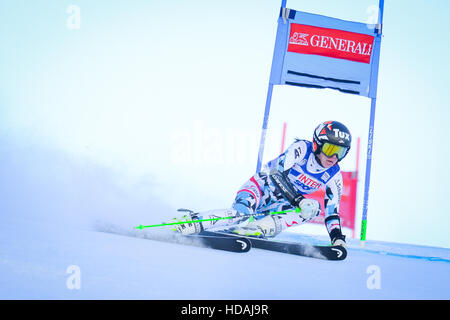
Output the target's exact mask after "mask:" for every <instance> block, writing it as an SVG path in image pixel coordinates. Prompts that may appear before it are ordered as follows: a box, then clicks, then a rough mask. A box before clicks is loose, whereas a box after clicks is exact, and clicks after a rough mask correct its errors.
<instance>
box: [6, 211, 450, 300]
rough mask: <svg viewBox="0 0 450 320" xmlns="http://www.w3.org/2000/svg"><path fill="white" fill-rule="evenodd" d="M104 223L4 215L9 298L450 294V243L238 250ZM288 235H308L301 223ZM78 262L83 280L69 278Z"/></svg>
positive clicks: (408, 296) (419, 296)
mask: <svg viewBox="0 0 450 320" xmlns="http://www.w3.org/2000/svg"><path fill="white" fill-rule="evenodd" d="M97 228H99V230H100V229H103V231H108V230H110V231H113V232H115V233H107V232H100V231H96V230H88V229H78V228H72V227H71V226H70V225H67V226H64V225H59V224H52V223H48V222H47V223H42V222H39V221H34V220H32V219H12V218H9V217H8V218H7V219H2V221H1V224H0V252H1V254H0V274H1V278H0V298H1V299H449V298H450V290H449V284H450V281H449V280H450V276H449V275H450V250H448V249H440V248H432V247H421V246H412V245H402V244H393V243H387V242H371V241H369V242H368V243H367V245H366V247H365V248H364V249H362V248H360V247H359V244H358V243H355V242H353V241H351V243H350V246H349V253H348V257H347V259H346V260H344V261H326V260H319V259H314V258H305V257H299V256H293V255H288V254H282V253H276V252H267V251H264V250H260V249H252V250H251V251H250V252H248V253H230V252H225V251H219V250H213V249H208V248H202V247H197V246H190V245H189V246H188V245H183V244H178V243H166V242H163V241H160V240H151V239H146V238H143V237H144V234H145V233H146V232H147V231H145V230H142V231H141V230H136V231H134V230H131V229H126V228H125V229H121V228H120V229H117V228H116V227H114V228H112V226H111V225H101V224H100V225H99V226H97ZM117 232H118V233H123V234H124V235H125V236H124V235H121V234H118V233H117ZM130 235H134V236H131V237H130ZM148 235H149V233H147V236H148ZM149 237H150V238H151V237H152V235H151V234H150V236H149ZM160 237H161V235H156V237H155V238H156V239H158V238H160ZM163 238H164V237H163ZM280 238H284V239H289V240H291V241H292V240H294V239H299V240H303V241H304V240H308V237H305V236H300V235H298V234H295V233H286V234H284V235H281V236H280ZM309 240H311V241H315V242H320V241H322V240H323V239H318V238H312V239H309ZM73 265H75V266H77V267H78V268H79V271H80V272H79V283H80V287H79V289H77V288H74V289H70V286H68V285H67V282H68V281H70V280H69V278H70V277H71V276H72V275H73V274H74V273H73V272H72V271H70V269H69V267H70V266H73Z"/></svg>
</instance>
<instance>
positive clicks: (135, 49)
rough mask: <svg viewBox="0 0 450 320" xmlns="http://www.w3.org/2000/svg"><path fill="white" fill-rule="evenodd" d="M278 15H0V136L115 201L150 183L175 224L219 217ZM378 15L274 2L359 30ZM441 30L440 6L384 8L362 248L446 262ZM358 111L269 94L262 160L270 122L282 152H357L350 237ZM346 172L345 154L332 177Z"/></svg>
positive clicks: (260, 88)
mask: <svg viewBox="0 0 450 320" xmlns="http://www.w3.org/2000/svg"><path fill="white" fill-rule="evenodd" d="M280 3H281V1H279V0H276V1H275V0H274V1H269V0H265V1H256V0H252V1H237V0H236V1H234V0H233V1H137V0H135V1H119V0H117V1H99V0H96V1H92V0H89V1H81V0H80V1H76V0H74V1H55V0H53V1H44V0H42V1H18V0H2V1H1V2H0V19H1V20H0V21H1V22H0V23H1V28H0V38H1V40H2V41H1V50H0V135H2V138H3V139H7V140H9V141H16V140H20V141H28V142H29V143H31V144H33V145H44V146H47V147H48V146H50V147H51V148H54V149H57V150H60V151H62V152H66V153H68V154H71V155H73V156H76V157H78V158H80V159H88V160H89V161H93V162H95V163H97V164H99V165H102V166H105V167H108V168H113V169H114V170H116V171H118V172H121V174H122V176H123V177H125V178H124V179H123V180H122V181H121V182H120V183H121V186H122V187H123V188H124V189H127V190H129V191H130V192H132V191H133V188H134V186H136V185H138V184H139V183H142V179H143V177H146V180H145V181H148V180H147V179H148V177H151V179H150V180H149V181H151V192H152V195H151V196H152V197H153V196H157V197H158V198H159V199H160V200H161V201H163V202H166V203H168V204H169V205H170V206H172V207H173V208H174V209H176V208H180V207H188V208H192V209H195V210H208V209H215V208H224V207H228V206H230V205H231V203H232V201H233V199H234V195H235V192H236V191H237V189H238V188H239V186H240V185H241V184H242V183H243V182H245V181H246V180H247V179H248V178H249V177H250V176H251V175H252V174H253V173H254V170H255V168H256V160H257V149H258V146H259V135H260V128H261V125H262V117H263V113H264V104H265V99H266V93H267V85H268V79H269V72H270V65H271V59H272V54H273V46H274V42H275V32H276V27H277V24H276V22H277V17H278V13H279V6H280ZM377 4H378V3H377V2H376V1H369V0H367V1H365V0H364V1H361V0H352V1H350V0H347V1H335V0H326V1H325V0H321V1H311V0H309V1H304V0H303V1H302V0H296V1H288V3H287V5H288V7H290V8H293V9H296V10H301V11H307V12H312V13H319V14H324V15H328V16H332V17H336V18H340V19H345V20H353V21H359V22H368V21H370V19H371V18H373V10H372V9H373V7H374V6H377ZM449 18H450V4H449V2H448V1H444V0H441V1H436V0H435V1H419V0H416V1H400V0H395V1H394V0H386V1H385V13H384V27H383V32H384V36H383V40H382V44H381V59H380V71H379V82H378V101H377V112H376V119H375V134H374V146H373V162H372V182H371V189H370V201H369V212H368V229H367V238H368V239H374V240H387V241H397V242H406V243H416V244H426V245H436V246H444V247H450V234H449V232H448V229H449V227H448V226H449V225H450V214H449V212H450V204H449V201H448V200H447V199H448V194H447V192H448V190H449V186H450V185H449V180H450V174H449V169H448V167H447V160H448V159H449V157H450V152H449V149H448V147H447V146H448V144H449V143H448V141H449V140H450V131H449V130H448V121H449V120H450V111H449V109H450V99H449V98H448V96H447V91H448V89H449V80H448V79H449V74H450V67H449V59H448V52H449V49H450V41H449V40H450V39H449V36H448V32H446V30H447V29H448V27H449V22H448V21H449ZM369 109H370V100H369V99H368V98H364V97H359V96H353V95H345V94H342V93H339V92H335V91H332V90H315V89H303V88H297V87H288V86H283V87H280V86H277V87H275V89H274V95H273V100H272V110H271V114H270V120H269V131H268V136H267V144H266V152H265V161H268V160H270V159H272V158H274V157H276V156H277V155H278V153H279V151H280V142H281V130H282V124H283V122H287V141H288V143H290V142H292V141H293V139H294V138H295V137H300V138H305V139H311V137H312V131H313V129H314V128H315V127H316V126H317V125H318V124H319V123H320V122H323V121H326V120H338V121H341V122H343V123H345V124H346V125H347V126H348V127H349V128H350V130H351V132H352V134H353V136H354V137H355V139H354V140H355V141H356V137H360V138H361V163H360V169H361V171H360V175H359V177H360V184H359V191H360V192H359V195H360V197H359V199H358V204H357V210H358V221H357V223H356V225H357V227H358V228H359V225H360V222H359V221H360V215H361V211H362V196H361V195H362V191H363V185H364V170H365V150H366V144H367V128H368V123H369ZM30 156H32V155H30ZM355 159H356V144H354V145H353V149H352V151H351V152H350V154H349V156H348V157H347V158H346V159H345V160H344V161H343V162H342V166H341V167H342V168H343V169H344V170H347V171H348V170H354V168H355ZM0 164H1V162H0ZM149 197H150V195H149ZM151 218H152V217H151V216H149V219H148V220H149V221H143V222H142V223H144V224H146V223H154V222H155V221H152V219H151ZM156 222H159V221H156ZM323 231H324V232H325V228H324V229H323ZM358 233H359V230H357V234H358Z"/></svg>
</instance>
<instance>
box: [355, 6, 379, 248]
mask: <svg viewBox="0 0 450 320" xmlns="http://www.w3.org/2000/svg"><path fill="white" fill-rule="evenodd" d="M383 9H384V0H380V2H379V15H378V26H377V27H378V28H379V29H380V31H379V34H378V35H377V36H376V37H375V41H379V42H381V35H382V30H381V29H382V26H383ZM376 47H377V48H378V50H376V51H375V52H374V59H376V61H375V63H374V64H373V70H372V75H371V78H372V79H371V82H372V81H373V83H374V84H375V85H374V89H373V90H374V92H373V95H372V97H373V98H371V103H370V122H369V134H368V142H367V160H366V176H365V181H364V200H363V212H362V219H361V237H360V240H361V246H364V244H365V241H366V232H367V211H368V209H369V189H370V170H371V168H372V152H373V134H374V130H375V109H376V105H377V98H376V96H377V80H378V65H379V61H380V46H376Z"/></svg>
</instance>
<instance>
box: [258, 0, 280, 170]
mask: <svg viewBox="0 0 450 320" xmlns="http://www.w3.org/2000/svg"><path fill="white" fill-rule="evenodd" d="M286 2H287V0H282V1H281V8H286ZM274 54H275V53H274ZM274 61H275V59H272V68H273V63H274ZM272 92H273V83H272V82H271V81H269V88H268V90H267V97H266V106H265V109H264V119H263V125H262V130H261V139H260V142H259V151H258V163H257V164H256V172H257V173H258V172H259V171H261V165H262V161H263V156H264V146H265V143H266V132H267V124H268V122H269V113H270V104H271V102H272Z"/></svg>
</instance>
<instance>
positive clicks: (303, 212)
mask: <svg viewBox="0 0 450 320" xmlns="http://www.w3.org/2000/svg"><path fill="white" fill-rule="evenodd" d="M298 207H299V208H300V217H302V218H303V219H305V220H307V221H309V220H311V219H312V218H314V217H317V216H318V215H319V214H320V211H322V209H321V208H320V203H319V201H317V200H314V199H308V198H303V199H302V200H300V202H299V203H298Z"/></svg>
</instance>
